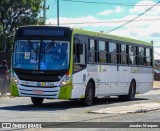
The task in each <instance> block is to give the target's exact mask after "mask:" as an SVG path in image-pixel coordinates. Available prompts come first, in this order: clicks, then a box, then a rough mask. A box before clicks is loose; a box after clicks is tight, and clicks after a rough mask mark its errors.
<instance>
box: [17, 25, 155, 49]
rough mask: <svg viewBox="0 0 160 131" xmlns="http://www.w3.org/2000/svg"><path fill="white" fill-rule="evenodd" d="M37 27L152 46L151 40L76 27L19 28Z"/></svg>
mask: <svg viewBox="0 0 160 131" xmlns="http://www.w3.org/2000/svg"><path fill="white" fill-rule="evenodd" d="M39 27H41V28H46V29H47V28H64V29H73V32H74V33H77V34H82V35H89V36H95V37H102V38H107V39H111V40H117V41H121V42H127V43H133V44H139V45H146V46H153V44H152V43H151V42H145V41H141V40H136V39H131V38H126V37H121V36H116V35H110V34H105V33H101V32H94V31H87V30H83V29H77V28H69V27H61V26H46V25H27V26H21V27H19V28H39Z"/></svg>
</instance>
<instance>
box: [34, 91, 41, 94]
mask: <svg viewBox="0 0 160 131" xmlns="http://www.w3.org/2000/svg"><path fill="white" fill-rule="evenodd" d="M33 93H35V94H43V91H42V90H33Z"/></svg>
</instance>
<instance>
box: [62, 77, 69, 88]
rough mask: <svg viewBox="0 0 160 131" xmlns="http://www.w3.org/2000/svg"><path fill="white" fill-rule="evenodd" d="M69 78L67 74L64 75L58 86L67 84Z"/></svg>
mask: <svg viewBox="0 0 160 131" xmlns="http://www.w3.org/2000/svg"><path fill="white" fill-rule="evenodd" d="M69 80H70V77H69V75H68V76H65V77H64V78H63V79H62V81H61V83H60V86H65V85H67V84H68V83H69Z"/></svg>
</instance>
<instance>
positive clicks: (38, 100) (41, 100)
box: [31, 97, 44, 106]
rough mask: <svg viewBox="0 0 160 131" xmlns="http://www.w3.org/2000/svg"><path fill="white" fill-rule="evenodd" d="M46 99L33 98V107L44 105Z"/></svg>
mask: <svg viewBox="0 0 160 131" xmlns="http://www.w3.org/2000/svg"><path fill="white" fill-rule="evenodd" d="M43 100H44V98H37V97H31V101H32V103H33V105H35V106H37V105H42V103H43Z"/></svg>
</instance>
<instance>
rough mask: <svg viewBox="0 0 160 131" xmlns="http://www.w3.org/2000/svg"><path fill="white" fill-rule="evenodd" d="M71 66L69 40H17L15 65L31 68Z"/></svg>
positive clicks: (63, 68)
mask: <svg viewBox="0 0 160 131" xmlns="http://www.w3.org/2000/svg"><path fill="white" fill-rule="evenodd" d="M68 66H69V42H66V41H53V40H42V41H40V40H17V41H16V42H15V47H14V54H13V67H14V68H20V69H29V70H66V69H68Z"/></svg>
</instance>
